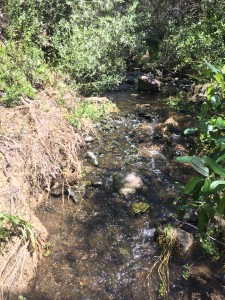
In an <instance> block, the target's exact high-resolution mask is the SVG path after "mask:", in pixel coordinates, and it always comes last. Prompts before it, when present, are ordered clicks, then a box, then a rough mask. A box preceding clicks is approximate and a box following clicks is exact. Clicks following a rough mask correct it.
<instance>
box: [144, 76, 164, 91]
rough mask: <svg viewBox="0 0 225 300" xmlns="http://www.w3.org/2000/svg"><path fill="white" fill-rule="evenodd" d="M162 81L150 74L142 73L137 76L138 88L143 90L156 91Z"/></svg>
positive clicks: (159, 88) (158, 89)
mask: <svg viewBox="0 0 225 300" xmlns="http://www.w3.org/2000/svg"><path fill="white" fill-rule="evenodd" d="M161 86H162V83H161V82H160V81H159V80H157V79H155V78H154V77H152V76H150V75H142V76H140V77H139V78H138V90H139V91H143V92H151V93H158V92H160V90H161Z"/></svg>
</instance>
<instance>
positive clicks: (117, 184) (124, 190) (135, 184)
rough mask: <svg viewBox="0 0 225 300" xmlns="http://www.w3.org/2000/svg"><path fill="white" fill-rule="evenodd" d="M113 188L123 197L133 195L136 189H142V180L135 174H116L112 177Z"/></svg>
mask: <svg viewBox="0 0 225 300" xmlns="http://www.w3.org/2000/svg"><path fill="white" fill-rule="evenodd" d="M113 186H114V188H115V190H116V191H117V192H118V193H119V194H120V195H123V196H125V197H126V196H128V195H132V194H135V193H136V191H137V190H138V189H141V188H143V187H144V183H143V181H142V178H141V177H140V176H139V175H137V174H136V173H125V174H122V173H117V174H114V175H113Z"/></svg>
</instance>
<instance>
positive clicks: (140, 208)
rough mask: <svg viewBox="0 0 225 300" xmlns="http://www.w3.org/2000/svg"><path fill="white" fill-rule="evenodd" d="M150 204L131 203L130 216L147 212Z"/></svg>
mask: <svg viewBox="0 0 225 300" xmlns="http://www.w3.org/2000/svg"><path fill="white" fill-rule="evenodd" d="M150 207H151V206H150V204H148V203H145V202H139V203H132V204H131V206H130V207H129V209H130V211H131V213H132V214H135V215H136V214H140V213H144V212H147V211H148V210H149V209H150Z"/></svg>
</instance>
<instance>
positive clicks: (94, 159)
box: [87, 151, 98, 166]
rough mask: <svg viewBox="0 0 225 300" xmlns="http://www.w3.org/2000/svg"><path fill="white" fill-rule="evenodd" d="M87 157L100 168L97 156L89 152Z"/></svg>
mask: <svg viewBox="0 0 225 300" xmlns="http://www.w3.org/2000/svg"><path fill="white" fill-rule="evenodd" d="M87 157H88V158H90V159H91V162H92V163H93V164H94V165H95V166H98V159H97V156H96V155H95V154H94V153H93V152H91V151H88V152H87Z"/></svg>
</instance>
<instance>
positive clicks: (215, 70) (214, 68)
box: [205, 61, 220, 73]
mask: <svg viewBox="0 0 225 300" xmlns="http://www.w3.org/2000/svg"><path fill="white" fill-rule="evenodd" d="M205 63H206V65H207V67H208V68H209V69H210V70H212V71H213V72H214V73H219V72H220V70H219V69H217V68H216V67H215V66H213V65H212V64H211V63H210V62H208V61H205Z"/></svg>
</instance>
